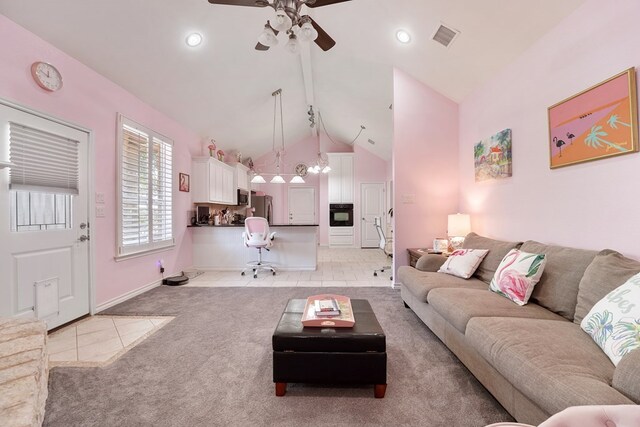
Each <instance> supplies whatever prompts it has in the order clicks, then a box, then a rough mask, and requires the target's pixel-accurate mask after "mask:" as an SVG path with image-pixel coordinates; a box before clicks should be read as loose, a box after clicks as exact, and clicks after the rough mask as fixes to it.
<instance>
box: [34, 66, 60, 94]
mask: <svg viewBox="0 0 640 427" xmlns="http://www.w3.org/2000/svg"><path fill="white" fill-rule="evenodd" d="M31 75H32V76H33V79H34V80H35V81H36V83H38V85H39V86H40V87H41V88H43V89H45V90H48V91H51V92H54V91H56V90H58V89H60V88H61V87H62V75H61V74H60V71H58V69H57V68H56V67H54V66H53V65H51V64H47V63H46V62H34V63H33V65H31Z"/></svg>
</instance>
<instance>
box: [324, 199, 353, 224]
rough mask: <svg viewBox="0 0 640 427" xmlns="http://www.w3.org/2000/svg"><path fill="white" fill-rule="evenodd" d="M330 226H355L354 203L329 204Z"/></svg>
mask: <svg viewBox="0 0 640 427" xmlns="http://www.w3.org/2000/svg"><path fill="white" fill-rule="evenodd" d="M329 226H330V227H353V203H342V204H333V203H332V204H330V205H329Z"/></svg>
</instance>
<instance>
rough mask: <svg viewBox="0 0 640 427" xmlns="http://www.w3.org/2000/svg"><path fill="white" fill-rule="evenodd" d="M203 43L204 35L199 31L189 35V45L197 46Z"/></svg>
mask: <svg viewBox="0 0 640 427" xmlns="http://www.w3.org/2000/svg"><path fill="white" fill-rule="evenodd" d="M200 43H202V35H201V34H198V33H191V34H189V35H188V36H187V46H189V47H196V46H198V45H199V44H200Z"/></svg>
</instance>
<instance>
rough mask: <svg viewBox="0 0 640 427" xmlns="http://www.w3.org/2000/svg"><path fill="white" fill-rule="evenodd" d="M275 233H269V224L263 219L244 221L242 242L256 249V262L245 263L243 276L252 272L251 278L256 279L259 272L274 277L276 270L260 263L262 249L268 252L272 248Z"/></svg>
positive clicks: (256, 218) (253, 218)
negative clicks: (267, 272)
mask: <svg viewBox="0 0 640 427" xmlns="http://www.w3.org/2000/svg"><path fill="white" fill-rule="evenodd" d="M275 235H276V233H275V232H273V233H270V232H269V223H268V222H267V220H266V219H265V218H262V217H259V216H255V217H249V218H247V219H245V220H244V233H242V242H243V243H244V245H245V246H246V247H248V248H257V249H258V260H257V261H251V262H248V263H247V267H246V268H245V269H244V270H242V273H241V274H242V275H243V276H244V275H245V273H246V272H247V271H248V270H252V271H253V278H254V279H257V278H258V273H259V272H260V270H264V271H270V272H271V273H272V274H273V275H274V276H275V275H276V269H275V268H274V267H273V266H272V265H271V264H268V263H267V264H265V263H263V262H262V249H266V250H269V248H270V247H272V246H273V239H274V237H275Z"/></svg>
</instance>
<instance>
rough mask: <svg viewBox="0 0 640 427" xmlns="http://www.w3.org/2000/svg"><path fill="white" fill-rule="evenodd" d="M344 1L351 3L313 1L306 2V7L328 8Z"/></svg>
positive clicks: (338, 0) (326, 0)
mask: <svg viewBox="0 0 640 427" xmlns="http://www.w3.org/2000/svg"><path fill="white" fill-rule="evenodd" d="M346 1H351V0H315V1H313V0H310V1H309V2H307V6H309V7H322V6H329V5H332V4H336V3H344V2H346Z"/></svg>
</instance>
